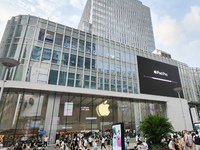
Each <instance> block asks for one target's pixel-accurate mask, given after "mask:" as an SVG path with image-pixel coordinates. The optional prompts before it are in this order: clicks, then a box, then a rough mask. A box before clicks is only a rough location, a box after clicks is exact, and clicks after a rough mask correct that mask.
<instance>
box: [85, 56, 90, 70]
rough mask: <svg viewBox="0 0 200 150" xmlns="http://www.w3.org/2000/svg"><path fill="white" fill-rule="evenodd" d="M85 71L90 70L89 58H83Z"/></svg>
mask: <svg viewBox="0 0 200 150" xmlns="http://www.w3.org/2000/svg"><path fill="white" fill-rule="evenodd" d="M85 69H90V58H85Z"/></svg>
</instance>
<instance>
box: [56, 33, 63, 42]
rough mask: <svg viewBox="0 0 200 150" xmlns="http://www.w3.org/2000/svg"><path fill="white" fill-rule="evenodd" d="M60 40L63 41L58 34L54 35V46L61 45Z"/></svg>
mask: <svg viewBox="0 0 200 150" xmlns="http://www.w3.org/2000/svg"><path fill="white" fill-rule="evenodd" d="M62 39H63V35H62V34H59V33H56V40H55V44H58V45H62Z"/></svg>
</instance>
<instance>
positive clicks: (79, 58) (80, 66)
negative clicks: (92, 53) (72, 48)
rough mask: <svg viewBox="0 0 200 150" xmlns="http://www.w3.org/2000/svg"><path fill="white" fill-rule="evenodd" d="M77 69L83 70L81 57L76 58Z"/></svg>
mask: <svg viewBox="0 0 200 150" xmlns="http://www.w3.org/2000/svg"><path fill="white" fill-rule="evenodd" d="M77 67H79V68H83V57H82V56H78V64H77Z"/></svg>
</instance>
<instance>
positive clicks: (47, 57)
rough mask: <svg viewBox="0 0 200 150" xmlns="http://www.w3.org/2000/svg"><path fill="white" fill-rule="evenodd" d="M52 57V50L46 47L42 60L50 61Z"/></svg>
mask: <svg viewBox="0 0 200 150" xmlns="http://www.w3.org/2000/svg"><path fill="white" fill-rule="evenodd" d="M50 59H51V50H50V49H46V48H44V49H43V54H42V61H43V62H49V60H50Z"/></svg>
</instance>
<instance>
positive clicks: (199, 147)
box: [193, 131, 200, 150]
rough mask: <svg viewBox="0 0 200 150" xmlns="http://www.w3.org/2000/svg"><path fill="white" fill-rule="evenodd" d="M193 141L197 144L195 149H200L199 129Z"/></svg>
mask: <svg viewBox="0 0 200 150" xmlns="http://www.w3.org/2000/svg"><path fill="white" fill-rule="evenodd" d="M193 141H194V144H195V149H196V150H199V149H200V137H199V135H198V131H196V134H195V135H194V136H193Z"/></svg>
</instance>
